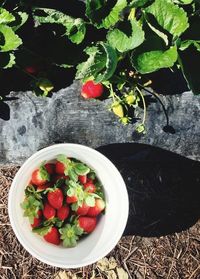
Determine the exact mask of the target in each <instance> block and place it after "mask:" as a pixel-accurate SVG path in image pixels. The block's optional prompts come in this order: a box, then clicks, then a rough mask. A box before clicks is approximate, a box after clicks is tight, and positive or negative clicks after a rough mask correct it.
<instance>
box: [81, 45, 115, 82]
mask: <svg viewBox="0 0 200 279" xmlns="http://www.w3.org/2000/svg"><path fill="white" fill-rule="evenodd" d="M85 53H86V54H87V55H88V56H89V58H88V59H87V60H86V61H85V62H82V63H81V64H79V65H78V66H77V73H76V78H77V79H83V80H84V79H87V78H88V77H90V76H92V77H93V78H94V80H95V82H96V83H100V82H103V81H106V80H108V79H109V78H110V77H111V76H112V75H113V73H114V72H115V70H116V67H117V62H118V56H117V53H116V51H115V50H114V49H113V48H112V47H111V46H109V45H108V44H105V43H103V42H101V43H98V44H97V45H96V46H92V47H87V48H86V49H85Z"/></svg>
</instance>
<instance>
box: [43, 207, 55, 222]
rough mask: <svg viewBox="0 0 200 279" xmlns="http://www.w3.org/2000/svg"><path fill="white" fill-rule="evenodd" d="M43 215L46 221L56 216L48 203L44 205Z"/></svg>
mask: <svg viewBox="0 0 200 279" xmlns="http://www.w3.org/2000/svg"><path fill="white" fill-rule="evenodd" d="M43 215H44V217H45V218H46V219H51V218H54V217H55V215H56V210H55V208H53V207H52V206H51V205H50V204H49V203H46V204H45V205H44V209H43Z"/></svg>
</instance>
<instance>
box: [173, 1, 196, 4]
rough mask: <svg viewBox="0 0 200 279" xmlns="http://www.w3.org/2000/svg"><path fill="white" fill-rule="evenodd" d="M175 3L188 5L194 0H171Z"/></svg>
mask: <svg viewBox="0 0 200 279" xmlns="http://www.w3.org/2000/svg"><path fill="white" fill-rule="evenodd" d="M173 2H174V3H175V4H179V5H188V4H191V3H193V2H194V0H173Z"/></svg>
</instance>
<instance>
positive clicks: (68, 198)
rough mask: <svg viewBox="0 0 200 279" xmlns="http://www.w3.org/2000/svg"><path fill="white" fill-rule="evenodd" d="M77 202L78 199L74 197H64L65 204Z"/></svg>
mask: <svg viewBox="0 0 200 279" xmlns="http://www.w3.org/2000/svg"><path fill="white" fill-rule="evenodd" d="M77 201H78V198H77V197H76V196H72V197H69V196H67V197H66V202H67V203H75V202H77Z"/></svg>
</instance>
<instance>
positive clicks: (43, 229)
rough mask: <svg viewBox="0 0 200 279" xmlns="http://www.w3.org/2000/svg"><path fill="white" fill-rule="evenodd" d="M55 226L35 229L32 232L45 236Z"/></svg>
mask: <svg viewBox="0 0 200 279" xmlns="http://www.w3.org/2000/svg"><path fill="white" fill-rule="evenodd" d="M52 226H53V225H49V226H46V227H39V228H33V229H32V232H34V233H37V234H39V235H41V236H45V235H46V234H47V233H48V232H49V231H50V230H51V228H52Z"/></svg>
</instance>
